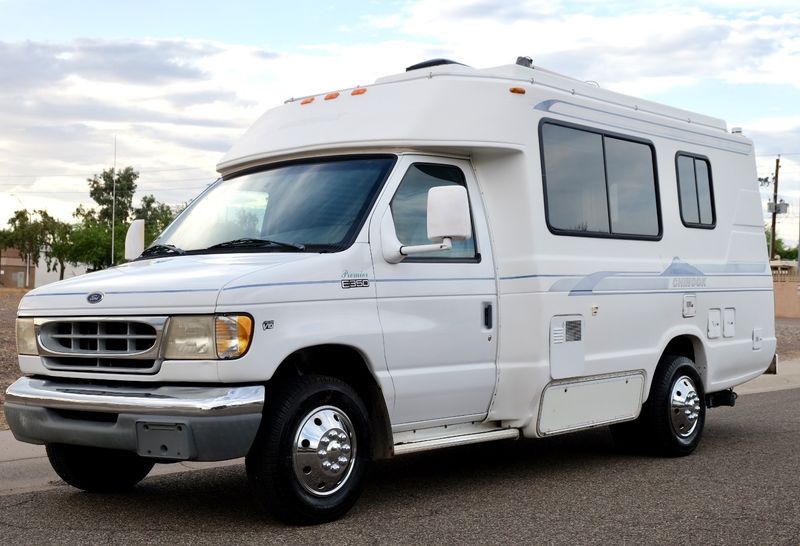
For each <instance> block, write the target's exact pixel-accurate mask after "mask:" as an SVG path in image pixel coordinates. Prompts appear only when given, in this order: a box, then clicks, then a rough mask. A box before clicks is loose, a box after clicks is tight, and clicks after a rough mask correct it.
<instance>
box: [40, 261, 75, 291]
mask: <svg viewBox="0 0 800 546" xmlns="http://www.w3.org/2000/svg"><path fill="white" fill-rule="evenodd" d="M36 271H37V275H36V279H35V282H34V283H33V284H32V286H33V287H35V288H39V287H40V286H44V285H45V284H50V283H51V282H56V281H57V280H59V276H60V274H61V273H60V271H59V270H58V268H56V269H55V270H54V271H48V270H47V262H46V261H45V259H44V255H42V256H41V257H40V258H39V263H38V264H37V266H36ZM84 273H86V266H84V265H71V264H67V266H66V267H65V268H64V278H65V279H69V278H70V277H77V276H78V275H83V274H84Z"/></svg>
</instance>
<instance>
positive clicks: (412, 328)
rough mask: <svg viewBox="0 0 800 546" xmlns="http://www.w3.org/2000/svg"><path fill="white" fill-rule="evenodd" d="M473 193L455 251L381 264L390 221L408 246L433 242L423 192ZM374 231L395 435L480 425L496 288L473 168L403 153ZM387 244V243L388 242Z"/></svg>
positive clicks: (493, 344) (487, 390) (493, 347)
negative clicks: (452, 188)
mask: <svg viewBox="0 0 800 546" xmlns="http://www.w3.org/2000/svg"><path fill="white" fill-rule="evenodd" d="M452 184H459V185H462V186H464V187H465V188H466V189H467V192H468V195H469V203H470V213H471V216H472V226H473V236H472V238H471V239H468V240H465V241H453V248H452V249H451V250H448V251H438V252H431V253H425V254H419V255H415V256H409V257H406V258H405V259H404V260H403V261H402V262H400V263H389V262H388V261H387V260H386V259H384V257H383V256H384V252H383V250H384V249H383V245H391V244H393V243H392V241H391V240H390V239H392V237H388V238H386V237H385V232H384V233H383V235H382V232H381V223H382V221H383V220H384V216H385V215H387V214H391V219H392V224H393V226H394V231H395V234H396V236H397V240H399V241H400V242H401V243H402V244H403V245H420V244H430V243H431V241H430V240H428V238H427V194H428V190H429V189H430V188H432V187H435V186H444V185H452ZM375 210H376V214H374V215H373V217H372V221H371V224H370V244H371V247H372V258H373V264H374V268H375V284H376V289H377V296H378V312H379V316H380V321H381V325H382V328H383V337H384V346H385V351H386V360H387V364H388V368H389V373H390V374H391V377H392V381H393V382H394V387H395V393H396V398H395V404H394V407H393V408H390V414H391V420H392V424H393V426H394V428H395V430H402V429H404V428H411V427H412V425H413V426H418V425H419V424H420V423H429V424H431V425H435V424H437V423H438V424H445V423H455V422H467V421H474V420H481V419H483V418H484V417H485V416H486V413H487V411H488V408H489V404H490V402H491V398H492V394H493V392H494V388H495V382H496V356H497V335H496V332H495V329H496V320H495V317H496V316H497V284H496V281H495V272H494V264H493V261H492V252H491V248H490V245H489V233H488V228H487V225H486V219H485V215H484V211H483V206H482V203H481V200H480V194H479V192H478V188H477V185H476V182H475V179H474V177H473V172H472V168H471V165H470V163H469V162H468V161H464V160H456V159H447V158H440V157H431V156H420V155H404V156H401V157H400V160H399V161H398V164H397V168H396V169H395V172H394V174H393V175H392V177H391V179H390V180H389V181H388V183H387V191H385V192H384V193H383V195H382V197H381V199H380V200H379V202H378V204H377V206H376V209H375ZM382 237H384V238H385V240H384V238H382Z"/></svg>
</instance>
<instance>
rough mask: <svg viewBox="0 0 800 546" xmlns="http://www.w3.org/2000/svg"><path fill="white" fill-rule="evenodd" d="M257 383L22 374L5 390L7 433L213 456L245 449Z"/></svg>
mask: <svg viewBox="0 0 800 546" xmlns="http://www.w3.org/2000/svg"><path fill="white" fill-rule="evenodd" d="M264 395H265V389H264V386H263V385H247V386H232V387H228V386H224V387H222V386H220V387H187V386H130V385H113V384H104V385H93V384H83V383H73V382H66V381H55V380H52V379H37V378H30V377H23V378H21V379H19V380H17V381H16V382H15V383H14V384H13V385H11V386H10V387H9V388H8V390H7V391H6V402H5V407H4V410H5V414H6V420H7V421H8V424H9V426H10V427H11V431H12V432H13V433H14V436H15V437H16V438H17V439H18V440H20V441H22V442H28V443H33V444H46V443H63V444H75V445H85V446H93V447H103V448H109V449H120V450H124V451H134V452H136V453H138V454H139V455H141V456H143V457H151V458H155V459H160V460H193V461H220V460H225V459H234V458H237V457H241V456H244V455H246V454H247V452H248V451H249V449H250V446H251V445H252V443H253V440H254V439H255V437H256V434H257V432H258V427H259V425H260V423H261V414H262V410H263V408H264Z"/></svg>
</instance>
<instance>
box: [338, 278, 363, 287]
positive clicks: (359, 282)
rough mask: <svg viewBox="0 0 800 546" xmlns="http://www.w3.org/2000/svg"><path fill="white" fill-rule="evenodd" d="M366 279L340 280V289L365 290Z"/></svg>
mask: <svg viewBox="0 0 800 546" xmlns="http://www.w3.org/2000/svg"><path fill="white" fill-rule="evenodd" d="M368 286H369V280H368V279H342V288H367V287H368Z"/></svg>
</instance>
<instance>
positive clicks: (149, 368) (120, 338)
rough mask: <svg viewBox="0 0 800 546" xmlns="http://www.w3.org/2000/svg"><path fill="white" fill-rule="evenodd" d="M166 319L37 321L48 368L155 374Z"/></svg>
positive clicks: (42, 352) (130, 318)
mask: <svg viewBox="0 0 800 546" xmlns="http://www.w3.org/2000/svg"><path fill="white" fill-rule="evenodd" d="M166 322H167V319H166V317H100V318H97V317H86V318H84V317H78V318H58V319H36V322H35V324H36V329H37V339H38V341H39V351H40V354H41V356H42V357H43V360H44V363H45V366H47V367H48V368H51V369H58V370H76V371H94V372H101V371H102V372H106V373H108V372H111V373H119V372H122V373H152V372H155V371H157V368H158V366H159V365H160V359H159V348H160V345H161V336H162V334H163V332H164V328H165V324H166Z"/></svg>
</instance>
